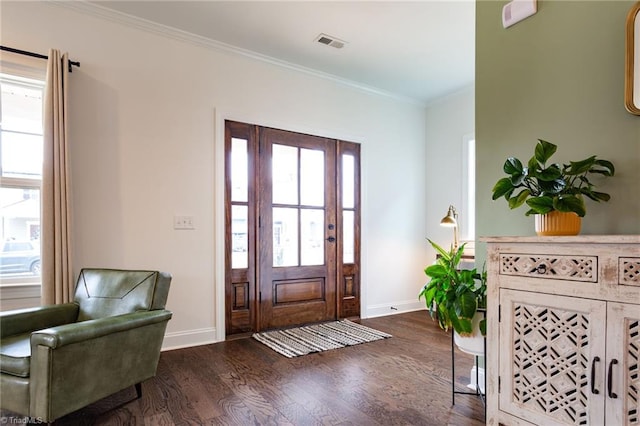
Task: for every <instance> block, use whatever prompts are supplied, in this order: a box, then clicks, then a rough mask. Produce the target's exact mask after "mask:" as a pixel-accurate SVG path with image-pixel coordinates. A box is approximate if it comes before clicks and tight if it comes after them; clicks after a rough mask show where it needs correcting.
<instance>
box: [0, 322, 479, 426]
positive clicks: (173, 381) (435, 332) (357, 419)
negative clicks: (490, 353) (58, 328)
mask: <svg viewBox="0 0 640 426" xmlns="http://www.w3.org/2000/svg"><path fill="white" fill-rule="evenodd" d="M361 322H362V324H364V325H366V326H369V327H373V328H376V329H378V330H381V331H384V332H387V333H390V334H392V335H393V337H392V338H390V339H386V340H381V341H377V342H372V343H366V344H363V345H359V346H352V347H347V348H343V349H337V350H332V351H327V352H322V353H317V354H310V355H306V356H302V357H298V358H293V359H288V358H285V357H283V356H282V355H279V354H277V353H276V352H274V351H272V350H271V349H269V348H267V347H266V346H263V345H262V344H260V343H258V342H257V341H255V340H254V339H252V338H245V339H237V340H230V341H226V342H222V343H216V344H212V345H206V346H199V347H194V348H187V349H178V350H173V351H167V352H163V353H162V355H161V357H160V364H159V366H158V374H157V376H156V377H155V378H153V379H150V380H147V381H146V382H144V383H143V384H142V389H143V396H142V399H140V400H134V401H132V402H130V403H128V404H125V405H123V406H121V407H120V408H117V409H113V407H115V406H117V405H118V404H121V403H123V402H125V401H127V400H128V399H130V398H134V397H135V390H134V389H133V387H132V388H131V389H127V390H124V391H122V392H120V393H118V394H116V395H113V396H111V397H109V398H106V399H104V400H102V401H100V402H98V403H95V404H93V405H91V406H89V407H86V408H84V409H82V410H80V411H77V412H75V413H72V414H70V415H68V416H66V417H64V418H61V419H59V420H58V421H56V422H55V424H56V425H154V426H155V425H193V424H206V425H457V426H464V425H481V424H484V407H483V405H482V401H481V400H480V398H478V397H476V396H474V395H456V405H455V406H454V407H451V381H450V380H451V379H450V376H451V370H450V363H451V352H450V348H451V336H450V335H449V334H445V333H444V331H442V330H440V329H439V328H438V326H437V324H436V323H435V322H433V321H432V320H431V319H430V318H429V315H428V313H426V311H420V312H411V313H405V314H398V315H392V316H387V317H381V318H372V319H366V320H362V321H361ZM456 361H457V367H456V376H457V377H456V383H457V389H458V390H460V391H465V390H468V389H467V388H466V387H465V385H466V384H468V383H469V378H468V376H469V371H470V368H471V366H472V363H473V358H472V357H471V356H469V355H466V354H463V353H461V352H457V354H456ZM2 414H3V415H9V413H6V412H4V413H2Z"/></svg>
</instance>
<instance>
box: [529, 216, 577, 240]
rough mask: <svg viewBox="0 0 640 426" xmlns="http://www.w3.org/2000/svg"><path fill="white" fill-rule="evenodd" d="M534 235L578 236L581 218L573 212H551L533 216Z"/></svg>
mask: <svg viewBox="0 0 640 426" xmlns="http://www.w3.org/2000/svg"><path fill="white" fill-rule="evenodd" d="M535 223H536V234H538V235H540V236H559V235H578V234H579V233H580V225H581V223H582V218H581V217H580V216H578V215H577V214H575V213H574V212H559V211H555V210H554V211H552V212H549V213H547V214H537V215H535Z"/></svg>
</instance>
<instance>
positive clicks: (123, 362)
mask: <svg viewBox="0 0 640 426" xmlns="http://www.w3.org/2000/svg"><path fill="white" fill-rule="evenodd" d="M170 283H171V276H170V275H169V274H166V273H163V272H157V271H125V270H114V269H83V270H82V271H81V272H80V275H79V277H78V282H77V284H76V290H75V296H74V301H73V303H65V304H61V305H51V306H43V307H38V308H30V309H22V310H18V311H10V312H5V313H1V314H0V395H2V397H1V399H0V408H2V409H4V410H9V411H12V412H14V413H17V414H20V415H24V416H28V417H31V418H36V419H38V421H42V422H52V421H54V420H55V419H57V418H59V417H62V416H64V415H66V414H68V413H71V412H73V411H76V410H78V409H80V408H82V407H84V406H86V405H89V404H91V403H93V402H95V401H98V400H100V399H102V398H105V397H107V396H109V395H111V394H113V393H116V392H118V391H120V390H122V389H125V388H127V387H130V386H133V385H135V386H136V391H137V393H138V397H140V396H141V386H140V383H141V382H142V381H143V380H146V379H148V378H150V377H153V376H155V374H156V368H157V366H158V359H159V358H160V348H161V346H162V340H163V338H164V333H165V330H166V328H167V323H168V322H169V319H171V315H172V314H171V312H169V311H167V310H165V309H164V307H165V304H166V301H167V296H168V294H169V284H170Z"/></svg>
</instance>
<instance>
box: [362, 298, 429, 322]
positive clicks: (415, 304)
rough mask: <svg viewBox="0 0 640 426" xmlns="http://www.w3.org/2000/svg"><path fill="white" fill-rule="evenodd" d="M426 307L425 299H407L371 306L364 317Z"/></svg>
mask: <svg viewBox="0 0 640 426" xmlns="http://www.w3.org/2000/svg"><path fill="white" fill-rule="evenodd" d="M424 309H426V308H425V306H424V302H423V301H415V300H412V301H405V302H396V303H389V304H383V305H373V306H369V307H367V308H366V310H365V315H363V316H362V317H363V318H375V317H384V316H387V315H395V314H402V313H405V312H413V311H420V310H424Z"/></svg>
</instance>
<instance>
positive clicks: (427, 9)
mask: <svg viewBox="0 0 640 426" xmlns="http://www.w3.org/2000/svg"><path fill="white" fill-rule="evenodd" d="M92 3H94V4H97V5H99V6H101V7H105V8H108V9H112V10H115V11H118V12H121V13H125V14H127V15H131V16H134V17H137V18H142V19H145V20H147V21H151V22H154V23H159V24H162V25H164V26H168V27H172V28H176V29H179V30H182V31H186V32H188V33H192V34H195V35H198V36H201V37H205V38H207V39H211V40H215V41H217V42H222V43H224V44H226V45H231V46H234V47H237V48H240V49H242V50H244V51H250V52H255V53H257V54H259V55H260V56H266V57H268V58H273V59H275V60H276V61H277V62H283V63H286V64H287V65H291V64H293V65H295V66H297V67H300V68H304V69H311V70H314V71H318V72H320V73H321V74H326V75H328V76H331V77H332V78H334V77H335V78H338V79H340V80H345V81H348V82H351V83H356V84H358V85H360V86H363V87H366V88H368V89H370V90H375V91H378V92H382V93H386V94H391V95H393V96H398V97H402V98H410V99H413V100H416V101H418V102H420V103H425V104H427V103H430V102H432V101H433V100H434V99H438V98H440V97H442V96H445V95H447V94H449V93H453V92H455V91H457V90H459V89H461V88H463V87H465V86H468V85H470V84H472V83H473V80H474V62H475V1H474V0H458V1H455V0H442V1H434V0H422V1H408V2H405V1H366V0H360V1H211V0H210V1H187V0H180V1H165V0H160V1H153V0H146V1H97V2H92ZM320 33H325V34H328V35H330V36H333V37H336V38H338V39H341V40H344V41H346V42H347V44H346V45H345V47H344V48H342V49H335V48H332V47H329V46H326V45H323V44H320V43H317V42H315V39H316V38H317V36H318V35H319V34H320Z"/></svg>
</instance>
